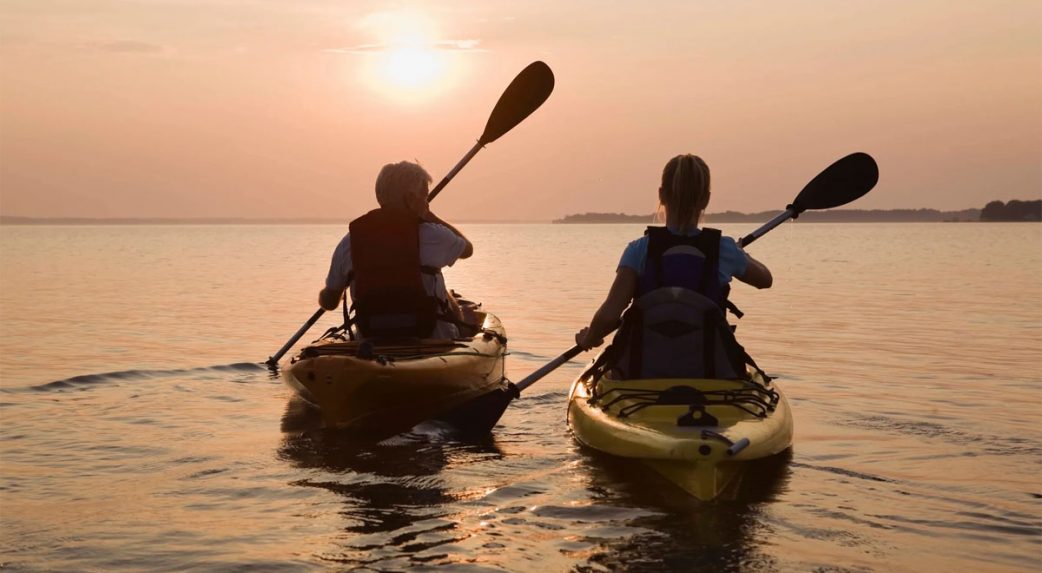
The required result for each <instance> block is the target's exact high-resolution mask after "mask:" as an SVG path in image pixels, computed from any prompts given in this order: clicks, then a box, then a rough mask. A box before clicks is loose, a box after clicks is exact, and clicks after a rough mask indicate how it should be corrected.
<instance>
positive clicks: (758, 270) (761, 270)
mask: <svg viewBox="0 0 1042 573" xmlns="http://www.w3.org/2000/svg"><path fill="white" fill-rule="evenodd" d="M745 258H746V260H747V261H748V263H749V264H748V265H746V267H745V274H744V275H742V276H740V277H739V276H736V277H735V278H736V279H738V280H740V281H742V282H743V283H745V284H747V285H752V286H754V287H756V288H771V285H772V284H774V277H773V276H771V270H770V269H768V268H767V265H765V264H763V263H761V262H760V261H758V260H756V259H754V258H752V257H751V256H749V255H748V254H746V255H745Z"/></svg>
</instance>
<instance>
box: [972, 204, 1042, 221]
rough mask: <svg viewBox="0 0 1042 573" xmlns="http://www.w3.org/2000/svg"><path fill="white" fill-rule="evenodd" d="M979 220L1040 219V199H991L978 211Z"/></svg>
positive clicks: (1041, 211) (1041, 215) (1041, 209)
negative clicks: (1004, 201) (1005, 201)
mask: <svg viewBox="0 0 1042 573" xmlns="http://www.w3.org/2000/svg"><path fill="white" fill-rule="evenodd" d="M980 220H981V221H1042V199H1040V200H1038V201H1018V200H1016V199H1014V200H1012V201H1010V202H1009V203H1003V202H1002V201H992V202H991V203H988V204H987V205H985V206H984V208H983V209H981V212H980Z"/></svg>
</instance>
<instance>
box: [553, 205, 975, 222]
mask: <svg viewBox="0 0 1042 573" xmlns="http://www.w3.org/2000/svg"><path fill="white" fill-rule="evenodd" d="M779 212H780V211H759V212H756V213H742V212H739V211H723V212H721V213H707V214H706V217H705V220H706V222H707V223H763V222H764V221H767V220H768V219H770V218H772V217H774V216H775V215H777V214H778V213H779ZM980 217H981V211H980V209H963V210H961V211H938V210H937V209H830V210H827V211H806V212H804V213H803V214H802V215H800V216H799V220H800V221H808V222H818V223H854V222H863V223H879V222H901V223H929V222H942V221H979V220H980ZM654 221H655V215H654V214H647V215H628V214H626V213H579V214H574V215H567V216H565V217H562V218H560V219H557V220H555V221H554V223H643V224H645V225H651V224H653V223H654Z"/></svg>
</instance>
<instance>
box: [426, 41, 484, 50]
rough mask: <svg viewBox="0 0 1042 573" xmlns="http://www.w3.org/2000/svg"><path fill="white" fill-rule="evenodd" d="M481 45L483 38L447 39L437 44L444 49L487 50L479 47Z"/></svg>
mask: <svg viewBox="0 0 1042 573" xmlns="http://www.w3.org/2000/svg"><path fill="white" fill-rule="evenodd" d="M479 45H481V40H445V41H443V42H438V44H437V46H438V47H439V48H441V49H443V50H464V51H478V52H483V51H485V50H484V49H479V48H478V46H479Z"/></svg>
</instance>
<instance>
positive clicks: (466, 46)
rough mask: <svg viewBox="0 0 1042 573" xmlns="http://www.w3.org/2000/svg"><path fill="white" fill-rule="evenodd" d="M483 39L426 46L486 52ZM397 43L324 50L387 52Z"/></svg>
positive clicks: (451, 41) (440, 42) (448, 41)
mask: <svg viewBox="0 0 1042 573" xmlns="http://www.w3.org/2000/svg"><path fill="white" fill-rule="evenodd" d="M480 45H481V40H474V39H470V40H442V41H439V42H434V43H433V44H430V45H428V46H425V47H427V48H430V49H434V50H446V51H460V52H484V51H487V50H485V49H484V48H479V47H478V46H480ZM398 47H399V46H397V45H396V44H358V45H357V46H348V47H345V48H326V49H324V50H322V51H323V52H332V53H334V54H366V53H373V52H385V51H387V50H393V49H395V48H398Z"/></svg>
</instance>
